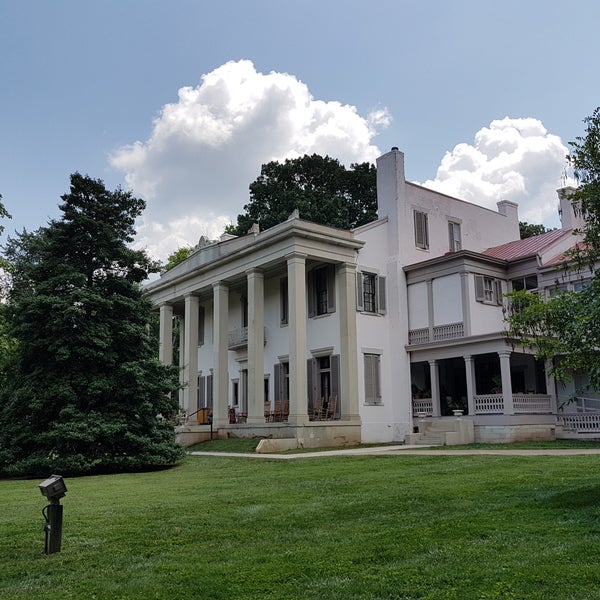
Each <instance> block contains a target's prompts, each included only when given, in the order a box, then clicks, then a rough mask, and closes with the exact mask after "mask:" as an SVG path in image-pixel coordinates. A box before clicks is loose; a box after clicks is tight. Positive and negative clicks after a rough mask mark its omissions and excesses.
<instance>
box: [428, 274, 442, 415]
mask: <svg viewBox="0 0 600 600" xmlns="http://www.w3.org/2000/svg"><path fill="white" fill-rule="evenodd" d="M426 283H427V318H428V327H429V334H428V335H429V338H428V341H429V342H433V327H434V318H435V315H434V314H433V279H428V280H427V282H426ZM438 414H439V413H438Z"/></svg>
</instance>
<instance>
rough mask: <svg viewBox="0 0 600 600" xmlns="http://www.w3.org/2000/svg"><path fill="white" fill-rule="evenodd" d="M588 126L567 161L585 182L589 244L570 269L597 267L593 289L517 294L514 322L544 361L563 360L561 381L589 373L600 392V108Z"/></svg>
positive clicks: (578, 196) (514, 331)
mask: <svg viewBox="0 0 600 600" xmlns="http://www.w3.org/2000/svg"><path fill="white" fill-rule="evenodd" d="M584 123H586V135H585V136H581V137H578V138H577V139H576V141H575V142H571V143H570V146H571V152H570V154H569V156H568V157H567V158H568V161H569V163H570V164H571V165H572V166H573V168H574V172H575V175H576V177H577V179H578V181H579V186H578V188H577V189H576V191H575V192H574V194H573V196H572V197H571V200H572V202H573V203H574V206H575V209H576V210H579V211H581V212H582V213H583V215H584V216H585V219H586V221H585V227H584V229H583V235H584V244H583V245H582V246H581V247H580V248H579V250H578V251H576V252H575V253H573V254H572V255H571V257H570V258H571V261H570V265H569V268H571V269H579V270H582V269H590V268H591V269H592V273H593V278H592V281H591V285H589V286H588V287H585V288H584V289H582V290H581V291H579V292H574V291H565V292H562V293H560V294H557V295H555V296H552V297H551V298H542V297H540V296H538V295H537V294H528V293H527V292H515V293H513V294H511V301H512V310H511V311H510V314H509V316H508V323H509V327H510V332H509V333H510V335H512V336H514V337H516V338H518V339H520V340H521V343H522V344H523V345H531V346H534V347H535V348H536V350H537V354H538V356H539V357H540V358H544V359H554V358H555V357H558V360H555V361H554V367H553V372H554V375H555V376H556V377H557V378H558V379H562V380H570V379H571V378H572V376H573V374H574V373H575V372H584V373H588V374H589V381H590V385H591V386H592V387H593V388H595V389H600V353H599V352H598V348H599V347H600V279H599V278H598V275H597V273H596V272H595V267H596V265H597V262H598V259H599V258H600V108H597V109H596V110H595V111H594V113H593V115H592V116H590V117H587V118H586V119H584Z"/></svg>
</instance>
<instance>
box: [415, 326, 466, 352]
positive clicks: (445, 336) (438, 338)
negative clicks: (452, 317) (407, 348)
mask: <svg viewBox="0 0 600 600" xmlns="http://www.w3.org/2000/svg"><path fill="white" fill-rule="evenodd" d="M432 337H433V339H431V338H432ZM462 337H465V325H464V323H462V322H461V323H447V324H446V325H436V326H435V327H433V328H432V331H431V335H430V330H429V327H422V328H420V329H411V330H410V331H409V332H408V343H409V345H411V346H412V345H415V344H428V343H429V342H431V341H433V342H445V341H446V340H455V339H457V338H462Z"/></svg>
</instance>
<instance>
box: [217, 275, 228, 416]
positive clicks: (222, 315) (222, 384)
mask: <svg viewBox="0 0 600 600" xmlns="http://www.w3.org/2000/svg"><path fill="white" fill-rule="evenodd" d="M228 332H229V288H228V287H227V286H226V285H225V284H224V283H222V282H218V283H215V284H214V285H213V349H214V359H213V364H214V366H213V368H214V376H213V389H214V394H213V423H214V424H215V426H216V427H219V426H224V425H226V424H227V423H229V418H228V414H227V409H228V390H229V370H228V368H229V365H228V352H229V336H228Z"/></svg>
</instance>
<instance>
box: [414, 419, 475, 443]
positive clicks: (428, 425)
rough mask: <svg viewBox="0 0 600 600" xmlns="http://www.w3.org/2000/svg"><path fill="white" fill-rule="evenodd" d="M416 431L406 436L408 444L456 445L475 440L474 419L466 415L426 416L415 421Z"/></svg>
mask: <svg viewBox="0 0 600 600" xmlns="http://www.w3.org/2000/svg"><path fill="white" fill-rule="evenodd" d="M413 423H414V426H415V429H416V433H409V434H408V435H407V436H406V440H405V442H406V443H407V444H415V445H428V446H456V445H460V444H472V443H473V442H474V441H475V428H474V426H473V421H472V420H471V419H469V418H464V417H424V418H419V419H414V421H413Z"/></svg>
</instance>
